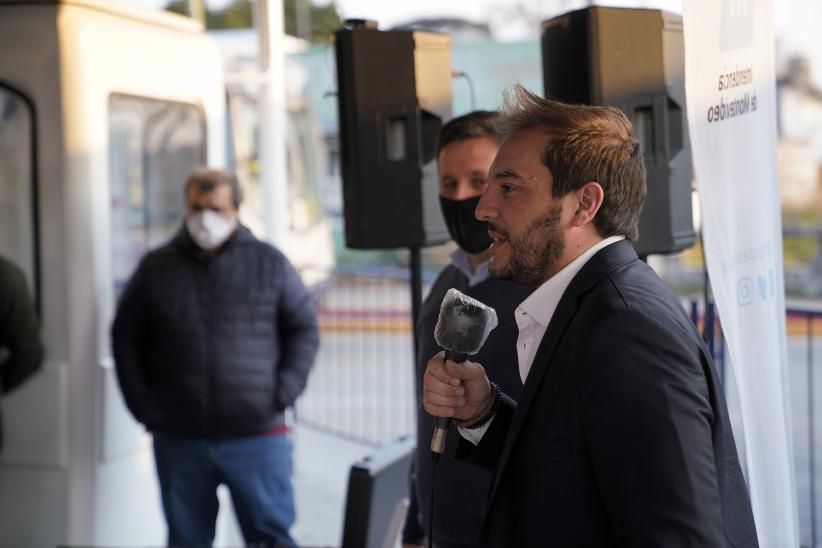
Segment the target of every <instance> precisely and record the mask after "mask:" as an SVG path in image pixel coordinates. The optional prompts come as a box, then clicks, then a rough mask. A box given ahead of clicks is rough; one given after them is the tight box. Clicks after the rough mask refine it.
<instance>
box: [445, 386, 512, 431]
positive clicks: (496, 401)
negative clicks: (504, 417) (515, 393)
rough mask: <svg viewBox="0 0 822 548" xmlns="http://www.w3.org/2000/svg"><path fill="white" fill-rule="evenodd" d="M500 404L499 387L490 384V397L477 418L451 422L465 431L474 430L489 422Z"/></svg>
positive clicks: (500, 394) (500, 393)
mask: <svg viewBox="0 0 822 548" xmlns="http://www.w3.org/2000/svg"><path fill="white" fill-rule="evenodd" d="M501 403H502V391H501V390H500V389H499V386H497V385H496V383H493V382H492V383H491V396H490V397H489V398H488V403H487V404H485V407H484V408H483V410H482V412H481V413H480V414H479V416H478V417H477V418H475V419H473V420H459V419H454V420H453V422H454V424H456V425H457V426H459V427H460V428H465V429H467V430H474V429H476V428H479V427H480V426H483V425H484V424H485V423H487V422H488V421H490V420H491V419H492V418H493V417H494V415H496V414H497V411H498V410H499V406H500V404H501Z"/></svg>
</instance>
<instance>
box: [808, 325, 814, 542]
mask: <svg viewBox="0 0 822 548" xmlns="http://www.w3.org/2000/svg"><path fill="white" fill-rule="evenodd" d="M813 381H814V379H813V315H812V314H808V452H809V456H810V462H809V463H808V466H809V471H810V498H811V548H815V547H816V447H815V445H816V439H815V438H816V429H815V428H814V405H813Z"/></svg>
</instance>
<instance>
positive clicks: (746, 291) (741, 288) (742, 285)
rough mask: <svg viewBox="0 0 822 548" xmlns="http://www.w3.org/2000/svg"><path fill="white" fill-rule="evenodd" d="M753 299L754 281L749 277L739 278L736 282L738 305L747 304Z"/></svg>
mask: <svg viewBox="0 0 822 548" xmlns="http://www.w3.org/2000/svg"><path fill="white" fill-rule="evenodd" d="M753 299H754V283H753V280H752V279H750V278H740V279H739V281H738V282H737V283H736V302H737V304H739V306H748V305H749V304H751V303H752V302H753Z"/></svg>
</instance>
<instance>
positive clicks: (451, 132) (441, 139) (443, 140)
mask: <svg viewBox="0 0 822 548" xmlns="http://www.w3.org/2000/svg"><path fill="white" fill-rule="evenodd" d="M498 121H499V113H498V112H492V111H490V110H475V111H474V112H469V113H468V114H463V115H462V116H457V117H456V118H453V119H451V120H449V121H448V123H446V124H445V125H444V126H442V127H441V128H440V132H439V135H437V157H439V155H440V152H441V151H442V149H443V148H445V147H446V145H450V144H451V143H455V142H457V141H467V140H468V139H479V138H481V137H490V138H491V139H493V140H494V141H496V142H498V143H499V142H501V141H502V138H501V137H500V134H499V129H498V128H497V122H498Z"/></svg>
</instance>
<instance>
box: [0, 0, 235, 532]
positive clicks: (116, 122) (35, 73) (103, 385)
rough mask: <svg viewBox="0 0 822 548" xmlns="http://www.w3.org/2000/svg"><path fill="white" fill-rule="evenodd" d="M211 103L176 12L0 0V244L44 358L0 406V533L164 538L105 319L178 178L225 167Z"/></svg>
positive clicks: (163, 217) (164, 220)
mask: <svg viewBox="0 0 822 548" xmlns="http://www.w3.org/2000/svg"><path fill="white" fill-rule="evenodd" d="M225 103H226V97H225V87H224V85H223V75H222V67H221V62H220V56H219V52H218V50H217V48H216V46H215V45H214V43H213V42H212V40H210V39H209V38H208V37H207V36H206V35H205V34H204V32H203V31H202V28H201V27H200V25H199V24H198V23H196V22H194V21H192V20H190V19H188V18H185V17H181V16H177V15H173V14H169V13H163V12H160V11H159V10H156V11H151V10H133V9H127V8H122V7H119V6H118V7H116V8H115V7H112V6H111V4H110V3H108V2H105V1H102V0H60V1H39V0H33V1H29V2H20V1H8V0H0V255H3V256H5V257H7V258H9V259H11V260H12V261H13V262H15V263H16V264H18V265H20V266H21V267H22V269H23V270H24V271H25V272H26V274H27V277H28V281H29V283H30V287H31V288H32V289H33V291H34V294H35V295H36V299H37V302H38V303H39V310H40V315H41V321H42V336H43V340H44V343H45V347H46V355H47V358H46V362H45V363H44V366H43V369H42V370H41V371H40V372H39V373H38V374H37V375H35V376H34V377H33V378H32V379H31V380H30V381H29V382H28V383H26V384H25V385H24V386H23V387H21V388H20V389H18V390H17V391H15V392H13V393H12V394H10V395H9V396H8V397H5V398H3V399H2V402H1V403H2V421H3V431H4V447H3V449H2V451H0V546H4V547H5V546H8V547H26V548H36V547H41V546H43V547H46V546H48V547H52V546H55V545H59V544H70V545H102V546H112V545H117V546H131V545H151V546H157V545H162V544H164V543H165V525H164V523H163V520H162V514H161V509H160V498H159V494H158V490H157V485H156V479H155V474H154V463H153V457H152V453H151V450H150V438H149V437H148V436H147V435H146V434H145V432H144V431H143V429H142V427H141V426H140V425H138V424H137V423H136V422H134V420H133V419H132V418H131V416H130V415H129V414H128V412H127V410H126V409H125V407H124V405H123V402H122V399H121V395H120V391H119V388H118V386H117V383H116V376H115V372H114V369H113V362H112V359H111V351H110V341H109V326H110V324H111V320H112V316H113V312H114V309H115V304H116V299H117V297H118V294H119V292H120V291H121V289H122V287H123V285H124V283H125V282H126V281H127V279H128V277H129V275H130V274H131V272H132V270H133V268H134V267H135V265H136V263H137V261H138V260H139V258H140V256H141V255H142V254H143V253H144V252H145V251H146V250H147V249H149V248H152V247H154V246H157V245H158V244H160V243H162V242H164V241H165V240H166V239H167V238H168V237H169V236H170V235H171V234H172V233H173V232H174V231H175V230H176V229H177V228H178V227H179V223H180V220H181V215H182V212H183V209H184V200H183V195H182V191H181V184H182V182H183V181H184V179H185V176H186V175H187V174H188V173H189V172H190V171H191V170H192V169H193V168H194V167H196V166H199V165H204V164H207V165H210V166H218V167H219V166H224V165H225V163H226V156H227V154H226V127H227V124H226V107H225ZM220 519H221V520H227V519H229V518H228V516H227V514H226V513H225V512H223V513H222V514H221V518H220ZM231 522H232V523H233V518H231ZM219 530H222V531H223V532H226V531H228V532H227V533H226V534H227V535H229V536H230V538H231V539H237V543H238V544H239V543H240V541H239V537H234V536H231V535H232V533H231V527H230V526H229V527H222V526H218V531H219ZM226 538H228V537H223V540H222V542H233V540H226ZM218 542H220V540H219V539H218Z"/></svg>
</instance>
